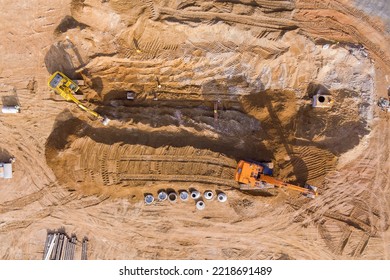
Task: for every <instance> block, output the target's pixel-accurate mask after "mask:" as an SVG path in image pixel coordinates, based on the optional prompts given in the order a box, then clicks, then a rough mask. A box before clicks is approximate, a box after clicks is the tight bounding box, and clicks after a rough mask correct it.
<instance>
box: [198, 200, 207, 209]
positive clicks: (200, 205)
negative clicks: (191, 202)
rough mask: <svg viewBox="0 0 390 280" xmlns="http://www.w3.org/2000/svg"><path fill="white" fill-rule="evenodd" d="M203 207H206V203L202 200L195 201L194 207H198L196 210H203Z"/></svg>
mask: <svg viewBox="0 0 390 280" xmlns="http://www.w3.org/2000/svg"><path fill="white" fill-rule="evenodd" d="M205 207H206V204H205V203H204V202H203V201H202V200H199V201H198V202H197V203H196V209H198V210H203V209H204V208H205Z"/></svg>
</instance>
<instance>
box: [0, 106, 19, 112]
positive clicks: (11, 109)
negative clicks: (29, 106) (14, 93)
mask: <svg viewBox="0 0 390 280" xmlns="http://www.w3.org/2000/svg"><path fill="white" fill-rule="evenodd" d="M1 112H2V113H4V114H17V113H20V106H18V105H15V106H4V105H3V107H2V108H1Z"/></svg>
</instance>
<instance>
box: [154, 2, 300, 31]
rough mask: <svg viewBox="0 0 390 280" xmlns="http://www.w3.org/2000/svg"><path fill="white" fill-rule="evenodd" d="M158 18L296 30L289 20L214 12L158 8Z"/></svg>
mask: <svg viewBox="0 0 390 280" xmlns="http://www.w3.org/2000/svg"><path fill="white" fill-rule="evenodd" d="M160 17H161V18H162V19H166V20H169V19H170V18H174V19H176V20H181V21H199V19H201V20H202V21H207V20H223V21H226V22H231V23H240V24H245V25H249V26H258V27H264V28H269V29H274V30H294V29H296V28H297V26H296V25H295V22H294V21H291V20H289V19H283V18H277V17H266V16H257V17H252V16H244V15H236V14H234V15H232V14H230V13H214V12H187V11H179V10H175V9H171V8H167V7H160Z"/></svg>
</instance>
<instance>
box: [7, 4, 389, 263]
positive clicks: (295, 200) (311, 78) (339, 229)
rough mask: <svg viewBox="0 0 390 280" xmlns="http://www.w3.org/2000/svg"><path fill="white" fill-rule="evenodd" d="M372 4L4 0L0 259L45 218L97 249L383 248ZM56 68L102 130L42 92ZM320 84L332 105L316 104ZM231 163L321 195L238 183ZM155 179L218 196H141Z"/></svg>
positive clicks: (384, 135)
mask: <svg viewBox="0 0 390 280" xmlns="http://www.w3.org/2000/svg"><path fill="white" fill-rule="evenodd" d="M3 2H4V1H3ZM377 2H385V1H377ZM375 9H378V10H380V9H381V6H380V5H376V4H370V1H364V0H361V1H356V3H355V2H354V1H343V0H333V1H320V0H318V1H317V0H315V1H313V0H297V1H271V0H257V1H247V0H239V1H185V0H182V1H176V0H175V1H172V0H165V1H159V0H154V1H152V0H149V1H125V0H107V1H100V0H99V1H98V0H73V1H59V0H51V1H49V0H32V1H29V3H25V4H23V5H21V4H17V3H16V2H15V1H10V0H6V1H5V2H4V3H3V9H2V10H1V11H0V15H1V17H0V24H1V26H2V28H1V30H0V35H1V38H2V41H3V42H2V44H1V45H0V50H1V56H0V93H1V97H2V102H3V104H6V103H10V102H11V103H12V102H18V103H19V104H20V105H21V113H20V114H14V115H11V114H9V115H5V114H2V115H1V116H0V127H1V130H2V138H3V141H2V144H1V146H0V156H1V160H2V161H4V160H7V159H8V158H9V157H10V156H14V157H15V158H16V162H15V164H14V166H13V169H14V174H13V175H14V177H13V179H11V180H6V179H0V213H1V218H0V240H2V242H1V244H0V256H1V258H2V259H42V255H43V252H44V242H45V240H46V233H47V231H48V230H55V229H59V228H64V229H65V230H66V231H67V232H74V233H75V234H77V236H87V237H88V239H89V242H88V246H89V248H88V258H89V259H389V258H390V256H389V255H388V251H389V250H390V231H389V224H390V221H389V214H388V213H389V211H390V208H389V201H390V190H389V188H390V175H389V174H390V161H389V153H390V147H389V131H390V127H389V115H388V114H387V115H386V113H385V112H382V111H380V110H379V108H378V107H377V106H376V102H377V100H378V98H379V97H382V96H383V97H386V96H387V94H388V89H387V88H388V87H389V86H390V80H389V79H390V78H389V75H390V66H389V65H390V48H389V45H390V35H389V30H390V26H389V22H388V21H387V20H386V19H385V20H383V19H382V18H380V17H377V16H376V13H377V11H376V10H375ZM378 15H379V16H380V15H384V17H385V16H386V13H383V12H382V13H378ZM55 71H62V72H63V73H65V74H66V75H68V76H69V77H70V78H72V79H79V80H80V79H83V80H84V81H85V85H82V86H81V90H80V93H81V94H83V96H84V99H85V100H84V101H83V102H85V104H86V105H87V106H89V107H90V108H93V109H95V110H96V111H97V112H99V113H100V114H102V115H105V116H108V117H109V118H110V119H111V122H110V123H109V125H108V126H103V125H102V124H101V123H99V122H98V121H97V120H95V119H92V118H90V117H89V116H88V115H87V114H86V113H85V112H83V111H81V110H80V109H78V108H77V107H76V106H75V105H74V104H72V103H68V102H65V101H63V100H62V99H60V98H58V96H56V95H55V94H54V93H52V92H51V91H50V89H49V88H48V86H47V79H48V77H49V75H50V74H51V73H54V72H55ZM128 91H133V92H134V97H135V98H134V100H128V99H127V98H126V92H128ZM317 92H322V93H326V94H329V95H331V96H332V98H333V100H334V104H333V106H332V107H331V108H328V109H321V108H313V107H312V106H311V100H312V97H313V95H314V94H316V93H317ZM215 110H216V111H217V114H215V112H214V111H215ZM241 159H252V160H257V161H273V162H274V165H275V175H276V176H277V177H278V178H281V179H283V180H285V181H286V182H290V183H294V184H299V185H302V184H304V183H306V182H307V183H309V184H312V185H315V186H317V187H318V189H319V193H320V195H319V196H318V197H317V198H315V199H314V200H310V199H308V198H305V197H302V196H301V195H300V194H299V193H296V192H293V191H289V190H278V191H277V192H272V195H269V194H268V195H267V193H252V192H242V191H240V190H239V189H238V188H239V186H238V184H237V183H236V182H235V181H234V172H235V168H236V165H237V162H238V161H239V160H241ZM162 189H163V190H166V191H168V192H171V191H175V192H176V193H178V192H179V191H180V190H192V189H196V190H199V191H200V192H201V193H203V192H204V191H206V190H211V191H212V192H213V193H214V194H216V193H218V192H224V193H226V194H227V197H228V199H227V201H226V202H225V203H221V202H218V201H217V200H216V198H214V199H213V200H212V201H208V200H204V201H205V206H206V207H205V209H204V210H202V211H199V210H197V209H196V207H195V203H194V200H191V199H189V200H188V201H186V202H185V201H180V200H179V199H178V201H177V202H174V203H172V202H169V201H163V202H158V201H156V202H155V203H153V204H152V205H145V203H144V195H145V194H152V195H154V196H155V198H156V199H157V192H158V191H159V190H162ZM79 243H81V241H80V242H79ZM77 248H78V249H77V251H76V256H75V257H76V258H80V256H79V254H80V250H81V245H80V244H79V245H78V247H77Z"/></svg>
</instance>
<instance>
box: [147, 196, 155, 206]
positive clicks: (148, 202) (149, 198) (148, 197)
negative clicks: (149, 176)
mask: <svg viewBox="0 0 390 280" xmlns="http://www.w3.org/2000/svg"><path fill="white" fill-rule="evenodd" d="M153 201H154V197H153V195H151V194H148V195H146V196H145V203H146V204H147V205H150V204H152V203H153Z"/></svg>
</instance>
